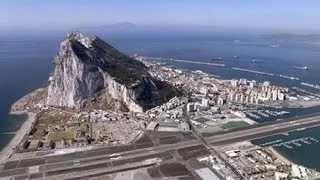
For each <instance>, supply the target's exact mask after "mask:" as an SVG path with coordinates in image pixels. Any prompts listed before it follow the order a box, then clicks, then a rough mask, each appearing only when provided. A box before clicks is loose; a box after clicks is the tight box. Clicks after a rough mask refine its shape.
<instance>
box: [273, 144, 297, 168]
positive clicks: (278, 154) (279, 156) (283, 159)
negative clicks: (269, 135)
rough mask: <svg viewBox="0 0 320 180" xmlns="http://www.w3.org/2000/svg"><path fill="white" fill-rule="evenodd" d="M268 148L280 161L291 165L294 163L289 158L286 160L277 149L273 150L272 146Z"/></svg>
mask: <svg viewBox="0 0 320 180" xmlns="http://www.w3.org/2000/svg"><path fill="white" fill-rule="evenodd" d="M268 149H269V150H270V151H271V152H272V153H273V154H274V155H275V156H276V157H277V158H278V159H279V160H280V161H282V162H284V163H285V164H288V165H291V164H294V163H292V162H291V161H290V160H288V159H287V158H286V157H284V156H282V155H281V154H280V153H279V152H278V151H277V150H275V149H274V148H273V147H268Z"/></svg>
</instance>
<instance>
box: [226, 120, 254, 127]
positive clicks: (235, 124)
mask: <svg viewBox="0 0 320 180" xmlns="http://www.w3.org/2000/svg"><path fill="white" fill-rule="evenodd" d="M247 125H249V124H248V123H246V122H245V121H231V122H228V123H226V124H224V126H225V127H226V128H228V129H232V128H239V127H243V126H247Z"/></svg>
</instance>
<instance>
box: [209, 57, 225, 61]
mask: <svg viewBox="0 0 320 180" xmlns="http://www.w3.org/2000/svg"><path fill="white" fill-rule="evenodd" d="M211 61H222V57H218V58H212V59H211Z"/></svg>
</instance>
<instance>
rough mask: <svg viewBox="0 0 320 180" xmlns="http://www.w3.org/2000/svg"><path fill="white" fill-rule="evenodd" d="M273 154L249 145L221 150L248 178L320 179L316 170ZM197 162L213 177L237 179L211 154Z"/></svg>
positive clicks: (239, 145) (277, 179)
mask: <svg viewBox="0 0 320 180" xmlns="http://www.w3.org/2000/svg"><path fill="white" fill-rule="evenodd" d="M235 147H238V149H232V148H235ZM230 148H231V149H230ZM272 151H273V150H271V149H268V148H261V147H259V146H255V145H253V144H251V143H247V142H246V143H240V144H237V145H231V146H227V147H222V148H221V149H219V152H220V153H221V155H222V156H223V157H224V158H225V159H226V160H227V161H228V162H229V163H230V164H232V165H233V166H234V167H235V168H236V170H237V171H238V172H239V173H240V174H242V175H243V176H244V177H245V178H246V179H257V180H259V179H261V180H262V179H276V180H280V179H315V178H317V177H319V175H320V174H319V173H318V172H317V171H314V170H311V169H308V168H305V167H303V166H299V165H296V164H292V163H291V162H289V161H287V160H285V159H282V158H279V157H277V156H276V155H275V154H274V153H273V152H272ZM198 161H199V162H201V163H205V164H206V165H207V167H208V168H206V170H207V171H208V172H209V173H210V174H212V175H213V176H216V175H219V176H220V177H223V178H224V179H235V178H234V177H235V175H234V174H233V173H232V172H231V171H230V170H229V169H228V168H227V167H226V166H225V164H224V163H222V162H219V159H217V158H215V157H214V156H212V155H209V156H204V157H200V158H198ZM203 169H205V168H203ZM208 172H207V174H208ZM213 172H214V173H213Z"/></svg>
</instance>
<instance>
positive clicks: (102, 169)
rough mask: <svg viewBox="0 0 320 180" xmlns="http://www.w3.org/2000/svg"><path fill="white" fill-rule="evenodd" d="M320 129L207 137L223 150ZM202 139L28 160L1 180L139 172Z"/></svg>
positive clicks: (312, 120)
mask: <svg viewBox="0 0 320 180" xmlns="http://www.w3.org/2000/svg"><path fill="white" fill-rule="evenodd" d="M315 126H320V116H316V117H305V118H303V119H295V120H293V121H278V122H273V123H270V122H269V123H266V124H260V125H258V126H253V127H247V128H243V129H238V130H232V131H225V132H223V133H216V134H212V135H211V136H209V137H205V141H206V142H209V143H211V144H212V145H213V146H221V145H226V144H231V143H235V142H241V141H245V140H253V139H257V138H262V137H266V136H271V135H275V134H281V133H285V132H290V131H294V130H297V129H300V128H310V127H315ZM201 145H202V142H201V141H200V140H199V139H194V140H188V141H181V142H178V143H175V144H164V145H157V146H153V144H150V143H145V144H141V145H139V146H135V148H134V147H133V146H129V145H128V146H119V147H103V148H96V149H92V150H88V151H83V152H77V153H71V154H64V155H55V156H37V157H31V158H25V159H22V160H21V161H8V162H6V163H5V164H4V165H3V167H2V170H1V172H0V179H1V178H4V179H8V178H9V177H16V178H15V179H25V178H27V177H29V178H30V179H43V178H44V177H45V178H46V179H73V178H83V177H87V176H90V175H92V176H93V175H94V174H108V173H109V174H110V173H116V172H122V171H127V170H130V169H135V168H142V167H149V166H150V167H151V166H154V165H155V164H157V163H158V162H159V161H167V160H170V159H172V158H173V156H172V151H176V152H178V153H181V152H183V151H184V150H185V148H199V147H200V146H201Z"/></svg>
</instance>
